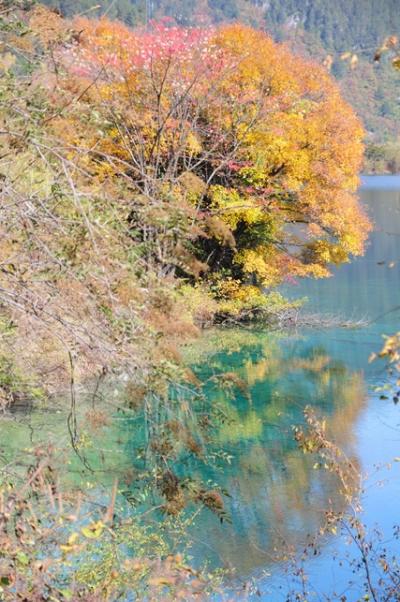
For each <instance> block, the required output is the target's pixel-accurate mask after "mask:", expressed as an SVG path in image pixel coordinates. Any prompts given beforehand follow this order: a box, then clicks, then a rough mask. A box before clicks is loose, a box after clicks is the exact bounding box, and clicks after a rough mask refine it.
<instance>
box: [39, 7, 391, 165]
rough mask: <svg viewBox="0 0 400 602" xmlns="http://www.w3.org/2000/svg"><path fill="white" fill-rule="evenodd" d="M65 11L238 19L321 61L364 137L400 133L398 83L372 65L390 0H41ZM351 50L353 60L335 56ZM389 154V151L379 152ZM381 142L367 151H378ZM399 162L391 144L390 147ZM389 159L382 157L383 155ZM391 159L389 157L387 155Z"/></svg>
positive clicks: (131, 20)
mask: <svg viewBox="0 0 400 602" xmlns="http://www.w3.org/2000/svg"><path fill="white" fill-rule="evenodd" d="M45 3H47V4H48V5H50V6H55V7H57V8H58V9H59V10H60V11H61V12H62V13H63V14H65V15H68V16H71V15H76V14H79V13H85V14H87V15H88V16H93V17H99V16H101V15H102V14H106V15H107V17H108V18H117V19H120V20H121V21H124V22H126V23H128V24H129V25H131V26H134V25H138V24H142V23H145V22H146V21H149V20H151V19H160V18H163V17H170V18H171V19H173V20H174V21H175V22H176V23H178V24H181V25H199V24H202V25H206V24H210V23H219V22H223V21H234V20H239V21H242V22H245V23H247V24H250V25H252V26H255V27H260V28H263V29H266V30H267V31H268V32H269V33H270V34H271V35H272V36H273V37H275V39H277V40H278V41H282V40H285V41H288V42H289V43H290V45H291V46H292V47H293V48H294V49H295V50H296V51H297V52H300V53H302V54H305V55H308V56H311V57H312V58H313V59H314V60H315V59H316V60H318V61H319V62H324V61H326V57H327V56H328V63H329V65H330V70H331V72H332V74H333V75H334V76H335V77H336V78H337V79H338V80H339V81H340V84H341V87H342V91H343V94H344V96H345V98H346V99H347V100H349V102H351V103H352V104H353V106H354V108H355V109H356V111H357V112H358V114H359V116H360V117H361V119H362V120H363V122H364V124H365V127H366V131H367V139H368V141H369V143H370V144H377V145H381V144H382V143H388V142H391V143H393V142H396V141H397V139H398V137H399V135H400V125H399V124H400V119H399V117H400V110H399V102H398V97H399V84H400V74H399V73H395V72H394V70H393V69H392V66H391V64H390V61H388V60H386V61H385V60H384V61H382V62H381V63H379V64H374V62H373V55H374V52H375V49H376V48H377V47H378V46H379V45H380V44H381V43H382V40H383V39H384V38H385V37H386V36H388V35H392V34H396V33H398V32H399V31H400V11H399V10H398V4H397V2H396V0H384V1H383V2H382V3H380V5H379V10H378V8H377V5H376V3H375V2H373V1H372V0H364V1H363V2H357V1H356V0H350V1H345V0H339V1H338V2H334V3H332V2H329V1H328V0H306V1H304V0H285V1H282V0H269V1H266V2H260V1H259V0H208V1H207V0H197V2H195V3H193V2H189V0H118V1H117V2H111V1H110V0H99V2H95V1H94V0H78V1H73V0H46V1H45ZM346 52H351V54H352V55H356V59H355V60H354V63H353V65H352V66H351V65H350V61H344V60H342V59H341V56H342V55H343V53H346ZM385 152H386V154H387V151H385ZM384 154H385V153H384V152H383V150H382V149H381V148H378V149H377V148H374V150H373V153H372V155H371V156H374V157H375V158H378V159H379V157H380V158H383V155H384ZM390 154H391V157H392V159H393V161H394V163H395V164H397V163H398V162H399V161H398V158H397V155H398V154H400V153H398V152H397V149H395V150H393V148H392V150H391V151H390ZM387 158H388V157H387ZM393 161H392V162H393Z"/></svg>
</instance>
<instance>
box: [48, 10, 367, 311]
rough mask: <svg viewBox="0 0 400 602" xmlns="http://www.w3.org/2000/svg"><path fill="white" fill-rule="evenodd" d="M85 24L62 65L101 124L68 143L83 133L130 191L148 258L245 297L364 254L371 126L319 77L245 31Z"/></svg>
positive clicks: (97, 167)
mask: <svg viewBox="0 0 400 602" xmlns="http://www.w3.org/2000/svg"><path fill="white" fill-rule="evenodd" d="M74 27H75V29H76V30H79V31H80V35H79V42H78V43H77V44H74V45H71V46H70V47H68V48H62V49H60V50H59V60H60V61H61V62H62V64H63V65H64V69H65V70H66V71H67V73H68V82H69V85H70V82H71V79H72V78H75V80H74V81H75V82H77V83H76V85H80V86H81V87H82V88H83V89H85V85H89V82H92V84H91V86H90V90H88V91H86V93H85V94H83V95H82V98H81V100H82V101H83V102H84V103H86V104H90V105H91V106H92V107H93V106H96V109H97V110H98V111H99V113H98V115H99V117H98V118H97V121H96V123H90V120H89V122H88V120H85V124H84V126H83V124H82V118H81V117H80V116H78V117H76V118H74V119H75V120H74V122H73V123H71V124H70V125H71V127H69V128H68V136H70V137H71V136H72V135H73V132H74V131H76V132H79V131H80V130H82V127H84V128H85V134H84V138H85V143H84V144H85V147H86V149H87V154H86V158H85V161H86V162H87V163H86V164H87V166H88V168H89V169H90V171H91V173H92V175H93V177H95V178H96V179H97V181H100V182H102V183H109V182H111V181H115V179H116V178H118V181H123V182H125V183H126V186H127V187H131V188H132V196H131V207H132V210H131V214H130V217H129V219H130V220H131V224H132V236H133V237H134V238H135V240H136V241H137V242H138V243H139V244H140V245H141V246H142V248H143V252H144V253H145V254H146V258H147V261H152V262H153V263H155V264H158V265H159V266H161V268H160V269H162V271H163V273H171V272H174V273H177V274H181V275H186V277H190V278H195V279H196V278H199V277H202V278H205V279H206V280H207V282H208V283H209V284H210V286H211V287H212V290H213V292H214V295H215V296H216V297H217V298H220V299H221V300H226V299H236V300H240V299H241V298H243V299H244V298H249V297H251V296H253V295H255V296H257V295H259V292H258V291H259V289H260V288H265V287H271V286H275V285H276V284H279V283H280V282H281V281H282V280H283V279H285V278H293V277H296V276H307V275H311V276H316V277H321V276H327V275H329V265H330V264H340V263H342V262H344V261H348V259H349V257H350V256H351V255H359V254H361V253H362V251H363V245H364V242H365V238H366V235H367V233H368V230H369V223H368V219H367V218H366V216H365V215H364V214H363V211H362V209H361V208H360V206H359V204H358V201H357V199H356V197H355V196H354V191H355V189H356V187H357V184H358V180H357V173H358V170H359V167H360V160H361V153H362V145H361V137H362V134H363V132H362V128H361V126H360V124H359V122H358V121H357V119H356V117H355V116H354V113H353V112H352V110H351V109H350V108H349V106H348V105H346V104H345V103H344V102H343V101H342V99H341V97H340V94H339V92H338V89H337V87H336V86H335V85H334V83H333V82H332V81H331V79H330V77H329V76H328V75H327V74H326V73H325V72H324V71H323V70H322V69H319V68H317V67H316V66H315V65H310V64H309V63H307V62H305V61H304V60H302V59H299V58H295V57H294V56H292V55H291V54H290V53H289V52H288V51H287V50H286V49H285V48H283V47H280V46H277V45H276V44H274V43H273V42H272V41H271V40H270V39H269V38H268V37H267V36H266V35H264V34H263V33H260V32H256V31H254V30H251V29H249V28H246V27H243V26H240V25H232V26H223V27H221V28H217V29H207V30H202V29H194V28H193V29H181V28H177V27H168V25H167V24H158V25H154V27H153V28H152V29H151V30H150V31H148V30H146V31H145V30H143V31H141V30H138V31H135V32H131V31H129V30H127V29H126V28H125V27H124V26H122V25H120V24H116V23H112V22H109V21H107V20H101V21H91V20H86V19H78V20H76V21H75V23H74ZM96 114H97V113H96ZM99 125H100V129H99ZM80 135H82V134H80ZM69 141H70V142H72V140H71V139H69ZM243 286H246V289H245V292H243Z"/></svg>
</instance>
